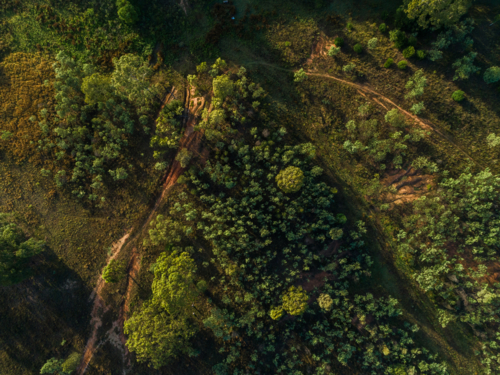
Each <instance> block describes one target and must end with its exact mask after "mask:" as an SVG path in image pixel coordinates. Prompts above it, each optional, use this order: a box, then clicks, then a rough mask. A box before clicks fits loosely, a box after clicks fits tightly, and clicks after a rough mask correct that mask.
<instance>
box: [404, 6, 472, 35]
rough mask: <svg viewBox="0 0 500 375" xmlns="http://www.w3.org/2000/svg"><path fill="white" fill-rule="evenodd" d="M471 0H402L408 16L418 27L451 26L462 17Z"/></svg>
mask: <svg viewBox="0 0 500 375" xmlns="http://www.w3.org/2000/svg"><path fill="white" fill-rule="evenodd" d="M472 2H473V0H427V1H422V0H404V4H405V12H406V14H407V15H408V18H410V19H413V20H416V21H417V23H418V24H419V26H420V27H422V28H427V27H428V26H429V25H432V26H435V27H441V26H445V27H446V26H452V25H454V24H456V23H457V22H458V21H459V19H460V17H462V16H463V15H464V14H465V13H467V11H468V10H469V7H470V6H471V5H472Z"/></svg>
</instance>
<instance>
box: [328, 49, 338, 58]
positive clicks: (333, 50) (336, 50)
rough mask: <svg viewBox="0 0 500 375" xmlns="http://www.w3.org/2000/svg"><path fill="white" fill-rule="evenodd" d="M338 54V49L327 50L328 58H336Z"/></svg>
mask: <svg viewBox="0 0 500 375" xmlns="http://www.w3.org/2000/svg"><path fill="white" fill-rule="evenodd" d="M339 52H340V47H335V46H331V47H330V49H329V50H328V56H330V57H333V56H337V55H338V54H339Z"/></svg>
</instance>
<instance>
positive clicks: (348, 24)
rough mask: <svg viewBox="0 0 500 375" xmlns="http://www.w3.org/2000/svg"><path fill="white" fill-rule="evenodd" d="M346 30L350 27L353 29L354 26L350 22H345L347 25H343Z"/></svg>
mask: <svg viewBox="0 0 500 375" xmlns="http://www.w3.org/2000/svg"><path fill="white" fill-rule="evenodd" d="M345 28H346V29H347V30H349V31H351V30H352V29H354V26H353V25H352V23H350V22H347V25H346V27H345Z"/></svg>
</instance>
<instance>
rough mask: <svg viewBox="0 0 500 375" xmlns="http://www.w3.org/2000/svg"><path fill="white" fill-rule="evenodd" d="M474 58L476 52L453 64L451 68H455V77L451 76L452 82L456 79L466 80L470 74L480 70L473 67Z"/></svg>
mask: <svg viewBox="0 0 500 375" xmlns="http://www.w3.org/2000/svg"><path fill="white" fill-rule="evenodd" d="M476 56H477V53H476V52H470V53H469V54H468V55H466V56H464V57H462V58H460V59H458V60H457V61H455V62H454V63H453V65H452V67H453V68H455V75H454V76H453V80H454V81H456V80H457V79H468V78H469V76H470V75H471V74H473V73H476V72H478V71H479V70H480V68H478V67H477V66H475V65H474V59H475V58H476Z"/></svg>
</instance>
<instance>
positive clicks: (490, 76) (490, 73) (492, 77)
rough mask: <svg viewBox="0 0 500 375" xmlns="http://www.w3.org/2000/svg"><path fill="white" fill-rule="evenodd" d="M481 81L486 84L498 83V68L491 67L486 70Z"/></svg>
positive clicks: (499, 74)
mask: <svg viewBox="0 0 500 375" xmlns="http://www.w3.org/2000/svg"><path fill="white" fill-rule="evenodd" d="M483 79H484V82H486V83H494V82H497V81H500V67H498V66H492V67H491V68H488V69H486V71H485V72H484V75H483Z"/></svg>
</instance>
